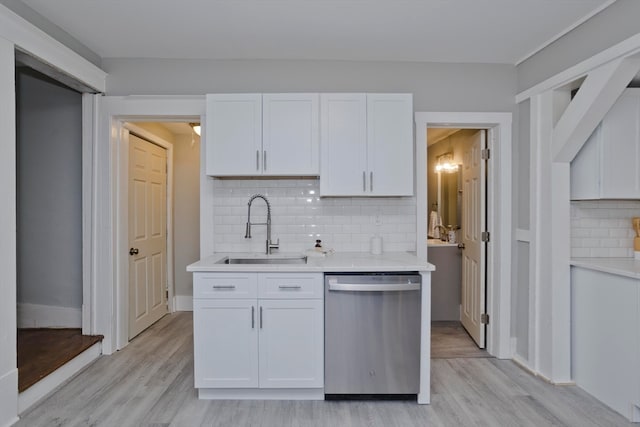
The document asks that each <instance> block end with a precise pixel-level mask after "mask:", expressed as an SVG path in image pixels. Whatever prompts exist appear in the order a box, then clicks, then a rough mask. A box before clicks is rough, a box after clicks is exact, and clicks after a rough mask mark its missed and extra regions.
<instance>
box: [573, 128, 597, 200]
mask: <svg viewBox="0 0 640 427" xmlns="http://www.w3.org/2000/svg"><path fill="white" fill-rule="evenodd" d="M601 144H602V132H601V125H598V127H597V128H596V130H594V131H593V133H592V134H591V136H590V137H589V139H587V141H586V142H585V143H584V145H583V146H582V148H581V149H580V151H579V152H578V154H577V155H576V157H575V158H574V159H573V160H572V161H571V199H572V200H593V199H599V198H600V175H601V174H600V156H601V154H600V153H601V148H602V147H601Z"/></svg>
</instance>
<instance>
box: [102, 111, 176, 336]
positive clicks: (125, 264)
mask: <svg viewBox="0 0 640 427" xmlns="http://www.w3.org/2000/svg"><path fill="white" fill-rule="evenodd" d="M114 126H115V127H116V129H119V131H117V132H114V133H113V134H117V135H120V138H119V141H117V142H116V143H117V144H118V150H119V152H120V157H119V161H120V164H119V166H120V167H119V168H118V170H119V177H118V181H119V183H120V185H119V186H118V190H119V191H118V199H119V200H118V215H117V218H116V229H117V230H118V231H117V232H118V238H117V241H118V242H119V244H118V245H117V247H118V248H119V249H118V250H117V251H116V254H117V255H116V259H115V262H116V269H117V271H118V272H119V273H118V277H119V280H118V285H117V287H118V289H117V293H118V299H117V301H118V304H117V313H118V314H117V320H116V322H117V324H118V327H117V329H118V339H117V343H118V348H123V347H125V346H126V345H127V344H128V342H129V256H130V255H129V253H128V250H129V185H128V183H129V133H133V134H135V135H137V136H139V137H141V138H143V139H145V140H147V141H149V142H151V143H153V144H156V145H158V146H159V147H162V148H164V149H165V150H167V200H166V205H167V206H166V207H167V218H166V219H167V224H166V225H167V271H166V273H165V274H166V277H167V289H168V291H169V296H168V298H167V304H168V312H169V313H172V312H173V311H174V308H173V294H174V277H173V262H174V260H173V258H174V257H173V143H171V142H169V141H166V140H164V139H162V138H160V137H159V136H157V135H155V134H153V133H152V132H149V131H147V130H145V129H142V128H141V127H139V126H136V125H135V124H133V123H130V122H125V121H118V122H117V123H114ZM114 130H115V129H114Z"/></svg>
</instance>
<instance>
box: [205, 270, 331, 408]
mask: <svg viewBox="0 0 640 427" xmlns="http://www.w3.org/2000/svg"><path fill="white" fill-rule="evenodd" d="M322 277H323V276H322V274H315V273H302V274H298V273H237V274H235V273H195V274H194V304H193V309H194V314H193V319H194V365H195V366H194V375H195V386H196V388H199V389H201V390H202V389H234V390H235V394H234V395H232V396H231V397H233V398H241V397H242V395H239V394H238V389H257V390H258V392H259V391H268V390H269V389H271V390H273V389H312V388H313V389H322V387H323V386H324V302H323V299H322V298H323V292H322V287H323V279H322ZM213 288H215V289H216V290H217V292H209V290H210V289H213ZM234 293H237V294H238V297H237V298H234ZM203 295H206V296H205V297H203ZM254 391H255V390H254ZM224 396H225V395H224V394H221V395H216V396H213V397H211V398H217V397H224ZM255 396H258V395H257V394H252V395H249V397H255ZM276 396H278V397H282V396H283V395H282V394H278V395H276ZM201 397H202V393H201ZM289 398H295V396H289ZM305 398H309V397H308V396H307V397H305Z"/></svg>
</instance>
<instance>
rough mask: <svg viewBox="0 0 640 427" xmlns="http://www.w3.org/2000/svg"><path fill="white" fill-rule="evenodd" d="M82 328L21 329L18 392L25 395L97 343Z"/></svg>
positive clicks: (96, 337) (97, 338) (95, 338)
mask: <svg viewBox="0 0 640 427" xmlns="http://www.w3.org/2000/svg"><path fill="white" fill-rule="evenodd" d="M99 341H102V335H97V336H89V335H82V330H81V329H67V328H61V329H53V328H37V329H18V391H19V392H20V393H22V392H23V391H25V390H26V389H28V388H29V387H31V386H32V385H34V384H35V383H37V382H38V381H40V380H41V379H42V378H44V377H46V376H47V375H49V374H50V373H52V372H53V371H55V370H56V369H58V368H59V367H61V366H62V365H64V364H65V363H67V362H68V361H70V360H71V359H73V358H74V357H76V356H77V355H79V354H80V353H82V352H83V351H85V350H86V349H88V348H89V347H91V346H92V345H94V344H95V343H97V342H99Z"/></svg>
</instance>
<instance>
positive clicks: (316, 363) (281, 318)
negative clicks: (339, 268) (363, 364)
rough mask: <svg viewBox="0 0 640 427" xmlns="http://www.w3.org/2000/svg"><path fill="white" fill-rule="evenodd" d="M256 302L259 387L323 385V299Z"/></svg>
mask: <svg viewBox="0 0 640 427" xmlns="http://www.w3.org/2000/svg"><path fill="white" fill-rule="evenodd" d="M259 306H260V311H261V313H262V317H261V323H260V333H259V340H258V342H259V344H258V347H259V358H260V365H259V366H260V369H259V371H260V374H259V377H260V387H268V388H306V387H322V386H323V385H324V369H323V365H324V351H323V350H324V324H323V323H324V322H323V304H322V300H276V299H274V300H261V301H260V302H259Z"/></svg>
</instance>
